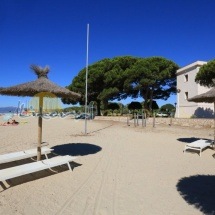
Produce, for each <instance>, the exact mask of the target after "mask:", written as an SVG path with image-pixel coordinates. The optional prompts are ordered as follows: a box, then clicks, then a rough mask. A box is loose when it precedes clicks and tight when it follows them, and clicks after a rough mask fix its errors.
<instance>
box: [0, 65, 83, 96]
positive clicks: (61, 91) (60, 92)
mask: <svg viewBox="0 0 215 215" xmlns="http://www.w3.org/2000/svg"><path fill="white" fill-rule="evenodd" d="M30 68H31V69H32V70H33V72H34V73H35V74H36V75H37V77H38V79H37V80H35V81H31V82H27V83H23V84H19V85H15V86H11V87H6V88H1V87H0V95H10V96H35V95H36V94H38V93H41V92H49V93H51V94H54V95H55V96H57V97H60V98H71V99H77V98H79V97H80V96H81V95H80V94H78V93H75V92H72V91H70V90H68V89H66V88H64V87H60V86H58V85H57V84H55V83H53V82H52V81H50V80H49V79H48V73H49V67H48V66H46V67H44V68H41V67H40V66H36V65H32V66H31V67H30Z"/></svg>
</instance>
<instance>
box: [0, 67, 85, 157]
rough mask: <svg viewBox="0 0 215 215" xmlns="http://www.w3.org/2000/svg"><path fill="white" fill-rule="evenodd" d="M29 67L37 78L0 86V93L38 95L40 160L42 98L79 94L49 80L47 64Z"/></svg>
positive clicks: (39, 150)
mask: <svg viewBox="0 0 215 215" xmlns="http://www.w3.org/2000/svg"><path fill="white" fill-rule="evenodd" d="M31 69H32V70H33V71H34V73H35V74H36V75H37V76H38V79H37V80H35V81H31V82H27V83H24V84H19V85H15V86H12V87H6V88H0V95H9V96H38V97H39V117H38V146H37V160H41V143H42V108H43V98H44V97H53V95H54V96H57V97H60V98H71V99H74V100H75V99H77V98H79V97H80V96H81V95H80V94H78V93H74V92H71V91H70V90H68V89H66V88H64V87H60V86H58V85H56V84H55V83H53V82H52V81H50V80H49V79H48V76H47V74H48V73H49V67H48V66H46V67H44V68H41V67H40V66H36V65H32V66H31Z"/></svg>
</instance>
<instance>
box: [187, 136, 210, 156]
mask: <svg viewBox="0 0 215 215" xmlns="http://www.w3.org/2000/svg"><path fill="white" fill-rule="evenodd" d="M213 144H214V141H212V140H203V139H200V140H196V141H194V142H192V143H188V144H186V145H185V148H184V152H185V151H186V150H187V149H192V150H197V151H199V152H200V156H201V152H202V150H203V149H205V148H207V147H210V146H212V145H213Z"/></svg>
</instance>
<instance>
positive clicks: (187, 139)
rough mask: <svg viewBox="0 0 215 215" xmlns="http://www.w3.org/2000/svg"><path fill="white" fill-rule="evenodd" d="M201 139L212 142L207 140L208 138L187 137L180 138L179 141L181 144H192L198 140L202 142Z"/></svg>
mask: <svg viewBox="0 0 215 215" xmlns="http://www.w3.org/2000/svg"><path fill="white" fill-rule="evenodd" d="M200 139H203V140H210V139H207V138H196V137H187V138H183V137H182V138H178V139H177V140H178V141H180V142H183V143H192V142H194V141H196V140H200Z"/></svg>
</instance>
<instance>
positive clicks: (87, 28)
mask: <svg viewBox="0 0 215 215" xmlns="http://www.w3.org/2000/svg"><path fill="white" fill-rule="evenodd" d="M89 28H90V26H89V24H87V55H86V90H85V132H84V133H85V134H87V79H88V47H89Z"/></svg>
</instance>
